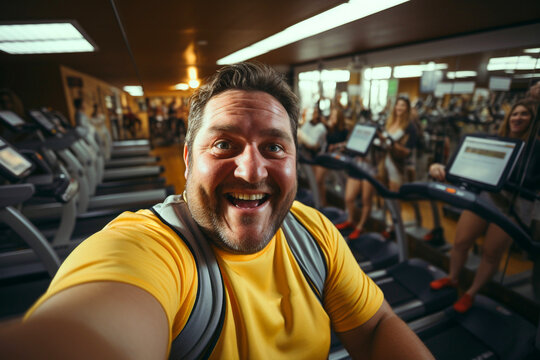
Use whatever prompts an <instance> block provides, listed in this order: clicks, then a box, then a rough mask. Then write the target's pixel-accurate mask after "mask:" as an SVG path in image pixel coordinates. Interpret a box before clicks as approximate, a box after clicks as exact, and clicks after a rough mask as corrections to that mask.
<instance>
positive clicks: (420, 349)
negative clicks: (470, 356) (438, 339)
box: [338, 300, 433, 360]
mask: <svg viewBox="0 0 540 360" xmlns="http://www.w3.org/2000/svg"><path fill="white" fill-rule="evenodd" d="M338 336H339V338H340V339H341V342H342V344H343V345H344V346H345V348H346V349H347V351H348V352H349V354H350V355H351V356H352V358H353V359H415V360H419V359H433V355H431V353H430V352H429V350H428V349H427V348H426V346H425V345H424V344H423V343H422V341H420V339H419V338H418V336H416V334H415V333H414V332H413V331H412V330H411V329H409V327H408V326H407V324H405V323H404V322H403V320H401V319H400V318H399V317H398V316H397V315H396V314H394V312H393V311H392V309H391V308H390V305H388V303H387V302H386V300H385V301H384V302H383V304H382V306H381V308H380V309H379V310H378V311H377V312H376V313H375V315H374V316H373V317H372V318H371V319H369V320H368V321H367V322H366V323H365V324H363V325H361V326H359V327H357V328H355V329H352V330H350V331H346V332H342V333H338Z"/></svg>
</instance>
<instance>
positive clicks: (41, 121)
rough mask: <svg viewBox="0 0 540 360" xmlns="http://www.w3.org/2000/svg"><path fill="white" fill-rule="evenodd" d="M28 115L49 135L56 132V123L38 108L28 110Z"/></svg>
mask: <svg viewBox="0 0 540 360" xmlns="http://www.w3.org/2000/svg"><path fill="white" fill-rule="evenodd" d="M28 114H29V115H30V117H31V118H32V119H33V120H34V121H35V122H36V123H37V124H38V125H39V127H40V128H41V129H42V130H43V131H45V132H46V133H47V134H49V135H55V134H56V133H57V130H56V125H55V124H54V123H53V122H52V121H51V120H49V119H48V118H47V117H46V116H45V115H43V113H42V112H41V111H39V110H30V111H29V112H28Z"/></svg>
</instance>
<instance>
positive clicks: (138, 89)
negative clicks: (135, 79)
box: [124, 85, 144, 96]
mask: <svg viewBox="0 0 540 360" xmlns="http://www.w3.org/2000/svg"><path fill="white" fill-rule="evenodd" d="M124 91H125V92H127V93H129V95H131V96H143V95H144V92H143V88H142V86H138V85H127V86H124Z"/></svg>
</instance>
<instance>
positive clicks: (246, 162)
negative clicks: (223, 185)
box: [234, 146, 268, 183]
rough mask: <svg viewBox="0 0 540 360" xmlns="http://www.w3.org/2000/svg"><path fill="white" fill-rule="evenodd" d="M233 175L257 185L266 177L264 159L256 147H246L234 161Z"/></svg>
mask: <svg viewBox="0 0 540 360" xmlns="http://www.w3.org/2000/svg"><path fill="white" fill-rule="evenodd" d="M234 175H235V176H236V177H238V178H241V179H243V180H245V181H247V182H249V183H257V182H260V181H261V180H263V179H265V178H266V177H267V176H268V171H267V170H266V159H265V158H264V156H262V154H261V153H260V152H259V149H257V147H256V146H246V147H245V148H244V151H243V152H242V153H241V154H240V155H238V157H237V159H236V169H235V171H234Z"/></svg>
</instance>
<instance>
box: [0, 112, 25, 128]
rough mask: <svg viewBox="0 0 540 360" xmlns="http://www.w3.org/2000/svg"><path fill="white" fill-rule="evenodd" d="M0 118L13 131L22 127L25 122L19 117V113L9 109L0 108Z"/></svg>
mask: <svg viewBox="0 0 540 360" xmlns="http://www.w3.org/2000/svg"><path fill="white" fill-rule="evenodd" d="M0 120H2V123H4V124H5V125H7V126H8V127H9V128H10V129H12V130H15V131H17V130H19V129H21V128H22V127H24V124H25V122H24V120H23V119H21V118H20V116H19V115H17V114H15V113H14V112H13V111H9V110H0Z"/></svg>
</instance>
